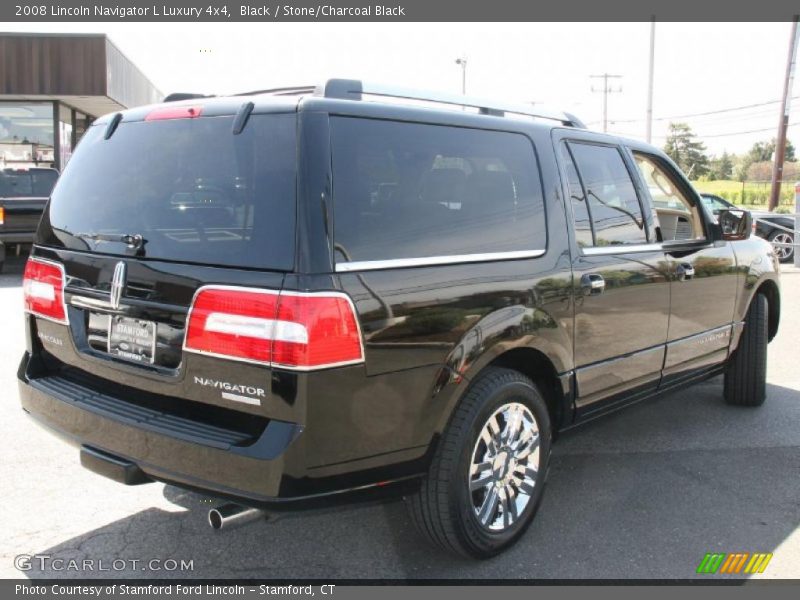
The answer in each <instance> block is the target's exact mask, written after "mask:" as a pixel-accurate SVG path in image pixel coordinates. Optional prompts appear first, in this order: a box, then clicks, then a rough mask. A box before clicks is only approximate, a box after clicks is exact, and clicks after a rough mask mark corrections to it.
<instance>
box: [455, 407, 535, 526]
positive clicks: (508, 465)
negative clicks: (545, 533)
mask: <svg viewBox="0 0 800 600" xmlns="http://www.w3.org/2000/svg"><path fill="white" fill-rule="evenodd" d="M539 437H540V436H539V425H538V423H537V422H536V418H535V417H534V416H533V413H532V412H531V411H530V409H529V408H528V407H527V406H525V405H524V404H520V403H519V402H511V403H509V404H505V405H503V406H501V407H500V408H498V409H497V410H496V411H495V412H494V414H492V416H491V417H489V419H488V420H487V421H486V423H485V425H484V426H483V429H482V430H481V433H480V435H479V436H478V441H477V442H476V444H475V448H474V449H473V451H472V462H471V463H470V471H469V481H468V485H469V492H470V495H471V498H472V508H473V510H474V512H475V516H476V517H477V519H478V521H479V522H480V523H481V525H483V526H484V527H486V528H487V529H490V530H492V531H502V530H504V529H507V528H508V527H510V526H511V525H513V524H514V523H515V522H516V521H517V519H519V517H520V515H521V514H522V513H523V511H524V510H525V508H526V507H527V506H528V503H529V502H530V501H531V498H532V496H533V491H534V487H535V486H536V477H537V475H538V473H539Z"/></svg>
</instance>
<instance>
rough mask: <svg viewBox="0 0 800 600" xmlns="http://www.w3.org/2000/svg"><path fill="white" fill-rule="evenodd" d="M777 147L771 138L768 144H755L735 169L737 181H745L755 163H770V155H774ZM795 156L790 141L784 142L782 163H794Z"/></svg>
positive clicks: (771, 158)
mask: <svg viewBox="0 0 800 600" xmlns="http://www.w3.org/2000/svg"><path fill="white" fill-rule="evenodd" d="M777 145H778V143H777V140H776V139H775V138H772V139H771V140H770V141H768V142H756V143H755V144H753V146H752V147H751V148H750V150H749V151H748V152H747V154H745V155H744V156H743V157H742V161H741V162H740V163H739V165H738V166H737V168H736V175H737V179H739V181H746V180H747V173H748V172H749V170H750V167H751V166H752V165H753V164H755V163H760V162H772V160H773V157H772V155H773V154H774V153H775V147H776V146H777ZM796 161H797V155H796V153H795V148H794V144H792V142H791V141H790V140H786V154H785V155H784V162H785V163H787V162H796Z"/></svg>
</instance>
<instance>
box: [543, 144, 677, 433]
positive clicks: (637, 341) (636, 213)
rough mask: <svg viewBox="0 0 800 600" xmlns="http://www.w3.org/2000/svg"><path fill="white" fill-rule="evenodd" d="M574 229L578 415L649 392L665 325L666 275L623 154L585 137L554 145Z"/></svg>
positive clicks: (654, 384) (662, 257) (655, 381)
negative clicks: (560, 166) (557, 153)
mask: <svg viewBox="0 0 800 600" xmlns="http://www.w3.org/2000/svg"><path fill="white" fill-rule="evenodd" d="M558 144H559V145H558V149H559V155H560V159H561V162H562V174H563V178H564V180H565V182H566V188H567V190H566V193H567V196H568V198H569V201H568V202H567V204H568V205H569V208H570V211H571V213H572V219H573V223H574V228H573V232H572V237H573V240H572V242H573V243H572V248H573V259H572V267H573V286H574V297H575V316H574V319H575V329H574V332H575V333H574V336H575V339H574V348H575V350H574V352H575V367H576V382H577V399H576V407H577V409H578V416H579V417H581V416H586V415H587V414H591V413H595V412H598V411H600V410H604V409H607V408H609V407H611V406H613V405H615V404H616V403H617V402H618V401H619V400H621V399H623V398H624V399H626V400H628V399H634V398H635V397H637V396H639V395H644V394H647V393H650V392H652V391H654V390H655V389H656V388H657V387H658V384H659V381H660V378H661V369H662V366H663V362H664V353H665V343H666V340H667V328H668V324H669V302H670V297H669V285H670V284H669V276H668V273H667V266H666V257H665V255H664V252H663V250H662V249H661V245H660V244H658V243H655V239H654V232H653V231H652V227H651V224H649V223H648V216H649V213H647V212H645V211H643V210H642V204H641V201H640V198H639V195H640V194H639V192H637V189H636V186H635V185H634V181H635V180H634V178H633V177H632V175H631V173H632V170H633V169H634V168H635V167H633V165H632V163H631V161H630V160H626V155H625V153H624V151H623V150H622V149H621V148H620V147H618V146H616V145H613V144H612V145H610V144H607V143H601V142H600V141H599V139H596V138H595V137H594V136H592V135H591V134H588V133H577V132H576V133H575V134H570V139H568V140H562V141H560V142H558Z"/></svg>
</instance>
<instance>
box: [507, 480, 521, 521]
mask: <svg viewBox="0 0 800 600" xmlns="http://www.w3.org/2000/svg"><path fill="white" fill-rule="evenodd" d="M505 496H506V500H507V505H508V514H509V516H510V517H511V522H512V523H513V522H514V521H516V520H517V519H518V518H519V514H517V495H516V493H515V492H514V490H513V489H512V488H511V486H510V485H507V486H506V487H505Z"/></svg>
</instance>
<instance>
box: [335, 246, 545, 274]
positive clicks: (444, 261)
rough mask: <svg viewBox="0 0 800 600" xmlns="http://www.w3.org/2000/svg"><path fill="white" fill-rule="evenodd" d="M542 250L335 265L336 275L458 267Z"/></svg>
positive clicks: (528, 255)
mask: <svg viewBox="0 0 800 600" xmlns="http://www.w3.org/2000/svg"><path fill="white" fill-rule="evenodd" d="M544 253H545V250H544V249H538V250H518V251H514V252H489V253H485V254H453V255H451V256H423V257H420V258H392V259H387V260H357V261H353V262H342V263H336V272H337V273H352V272H355V271H379V270H383V269H404V268H409V267H431V266H436V265H458V264H467V263H478V262H491V261H496V260H518V259H522V258H538V257H540V256H543V255H544Z"/></svg>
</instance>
